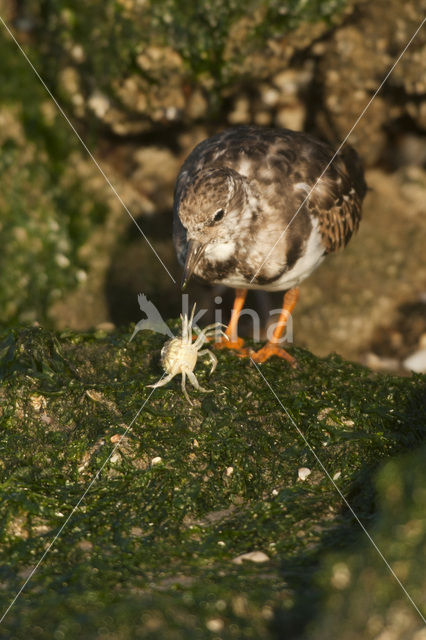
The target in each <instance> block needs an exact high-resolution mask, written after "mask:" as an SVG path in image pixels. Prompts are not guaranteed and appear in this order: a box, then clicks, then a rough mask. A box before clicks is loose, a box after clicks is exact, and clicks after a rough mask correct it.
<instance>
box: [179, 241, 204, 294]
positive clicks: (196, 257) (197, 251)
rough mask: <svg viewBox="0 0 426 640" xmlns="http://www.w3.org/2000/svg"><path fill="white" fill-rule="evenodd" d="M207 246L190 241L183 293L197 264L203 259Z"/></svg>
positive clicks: (184, 269)
mask: <svg viewBox="0 0 426 640" xmlns="http://www.w3.org/2000/svg"><path fill="white" fill-rule="evenodd" d="M205 248H206V244H203V243H202V242H198V241H197V240H190V241H189V244H188V253H187V254H186V260H185V266H184V268H183V277H182V291H185V289H186V286H187V284H188V282H189V281H190V279H191V276H192V274H193V273H194V271H195V268H196V266H197V264H198V263H199V262H200V260H201V258H202V257H203V254H204V251H205Z"/></svg>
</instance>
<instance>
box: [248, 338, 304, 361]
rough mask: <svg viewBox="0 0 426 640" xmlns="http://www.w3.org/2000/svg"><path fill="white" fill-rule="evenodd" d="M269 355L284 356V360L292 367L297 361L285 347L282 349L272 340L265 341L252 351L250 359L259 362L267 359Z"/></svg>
mask: <svg viewBox="0 0 426 640" xmlns="http://www.w3.org/2000/svg"><path fill="white" fill-rule="evenodd" d="M271 356H278V357H279V358H284V360H287V362H289V363H290V364H291V366H292V367H295V366H296V365H297V362H296V360H295V358H293V356H291V355H290V354H289V353H287V351H286V350H285V349H282V348H281V347H279V346H278V345H277V344H274V343H273V342H267V343H266V344H265V346H264V347H262V348H261V349H259V350H258V351H256V352H255V353H253V354H252V356H251V358H252V360H254V362H256V363H257V364H260V363H262V362H266V361H267V360H269V358H270V357H271Z"/></svg>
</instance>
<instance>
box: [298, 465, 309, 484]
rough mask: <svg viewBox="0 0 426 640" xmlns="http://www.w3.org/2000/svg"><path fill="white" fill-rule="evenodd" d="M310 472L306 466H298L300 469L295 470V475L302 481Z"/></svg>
mask: <svg viewBox="0 0 426 640" xmlns="http://www.w3.org/2000/svg"><path fill="white" fill-rule="evenodd" d="M311 473H312V472H311V470H310V469H308V467H300V469H298V470H297V477H298V478H299V480H302V482H303V481H304V480H306V478H307V477H308V476H310V475H311Z"/></svg>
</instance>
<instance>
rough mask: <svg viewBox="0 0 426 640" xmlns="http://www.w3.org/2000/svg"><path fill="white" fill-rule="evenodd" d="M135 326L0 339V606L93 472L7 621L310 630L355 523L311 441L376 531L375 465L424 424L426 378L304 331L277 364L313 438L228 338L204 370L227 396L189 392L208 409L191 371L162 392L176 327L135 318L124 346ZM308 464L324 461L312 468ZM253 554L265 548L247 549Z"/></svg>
mask: <svg viewBox="0 0 426 640" xmlns="http://www.w3.org/2000/svg"><path fill="white" fill-rule="evenodd" d="M171 326H172V327H174V328H176V327H177V323H172V325H171ZM130 335H131V331H116V332H114V333H111V334H108V335H106V334H105V333H102V332H97V333H87V334H74V333H71V332H67V333H62V334H54V333H51V332H49V331H47V330H45V329H43V328H40V327H30V328H23V329H20V330H18V329H17V330H14V331H12V332H9V333H8V334H5V335H4V336H3V338H2V341H1V343H0V354H1V356H2V360H1V363H2V364H1V368H0V374H1V379H2V386H1V401H2V402H1V418H0V420H1V425H2V429H1V434H2V435H1V438H2V440H1V468H0V482H1V486H2V492H1V500H2V510H1V520H0V522H1V528H0V531H1V539H2V546H1V568H0V574H1V594H2V595H1V601H2V607H3V608H4V609H5V608H6V607H7V606H8V604H9V602H10V601H11V599H12V597H13V595H14V594H15V593H16V592H17V591H18V589H19V588H20V586H21V585H22V583H23V582H24V580H25V579H26V577H27V576H28V575H29V572H30V571H31V568H32V567H33V566H34V565H35V564H36V562H37V560H38V559H39V558H40V557H41V555H42V554H43V552H44V551H45V550H46V548H47V546H48V544H49V542H50V541H51V540H52V538H53V537H54V536H55V535H56V534H57V533H58V532H59V530H60V528H61V526H62V525H63V524H64V522H65V521H66V518H67V517H68V516H69V515H70V514H71V513H72V510H73V507H74V505H76V504H77V502H78V500H79V499H80V497H81V495H82V494H83V492H84V491H85V490H86V489H87V488H88V487H89V485H90V483H91V481H92V480H94V482H93V484H92V485H91V486H90V489H89V490H88V492H87V495H86V496H85V499H84V500H83V502H82V503H81V504H80V506H79V507H78V509H77V510H76V511H75V512H74V513H73V514H72V517H71V518H70V520H69V522H68V523H67V525H66V526H65V527H64V529H63V531H61V534H60V536H59V538H58V540H57V541H56V542H55V545H54V547H53V548H52V550H51V552H50V553H49V554H48V555H47V557H46V558H45V560H44V562H43V563H42V564H41V566H40V567H39V568H38V570H37V572H36V573H35V575H34V576H33V577H32V578H31V580H30V581H29V583H28V585H27V586H26V588H25V590H24V592H23V594H22V595H21V596H20V597H19V598H18V600H17V601H16V603H15V604H14V606H13V608H12V609H11V610H10V612H9V613H8V615H7V617H6V618H5V620H4V622H3V625H2V626H1V627H0V634H1V633H3V634H5V635H4V637H14V638H24V637H28V634H29V630H30V629H31V634H30V635H31V637H32V638H52V637H54V638H74V637H76V635H77V634H80V635H84V637H87V638H105V637H106V638H208V637H220V638H259V637H262V638H276V637H282V635H280V634H281V633H282V632H283V629H295V630H299V631H300V630H301V629H302V627H303V625H304V623H305V622H307V621H308V620H309V618H310V616H312V615H313V613H312V612H315V607H314V606H313V604H314V603H315V602H317V601H318V598H319V595H318V589H319V588H320V587H318V588H316V587H315V586H314V581H313V575H314V573H315V571H316V569H317V567H318V563H319V561H320V560H321V559H322V558H323V556H324V555H327V554H328V553H329V552H330V551H331V550H332V551H333V553H335V552H336V551H337V550H339V549H341V550H343V549H347V548H348V547H351V545H356V544H358V540H359V527H358V525H357V523H356V522H354V520H353V518H352V516H351V514H350V512H348V510H347V508H346V507H345V504H344V502H343V501H342V499H341V497H340V495H339V493H338V492H337V491H336V489H335V488H334V487H333V485H332V484H331V483H330V481H329V479H328V478H327V477H326V476H325V474H324V473H323V471H322V469H321V466H320V465H319V464H318V462H317V461H316V459H315V456H314V455H313V453H312V449H313V450H314V451H315V453H316V454H317V455H318V456H319V458H320V459H321V461H322V462H323V464H324V466H325V467H326V468H327V470H328V471H329V473H330V474H331V475H332V476H335V477H336V483H337V484H338V486H339V489H340V490H341V491H342V492H343V494H344V495H345V496H346V497H347V499H348V500H349V501H350V503H351V505H352V506H353V508H354V509H355V510H356V512H357V514H358V515H359V517H360V518H361V519H362V521H363V523H364V524H365V526H366V527H367V528H370V527H371V526H372V525H373V524H374V522H375V513H376V509H375V500H376V493H375V489H374V485H373V484H372V481H371V474H372V473H373V472H374V471H375V469H376V468H377V466H378V464H379V463H380V462H381V461H385V460H387V459H389V457H390V456H394V455H395V454H397V453H399V452H402V451H405V450H411V449H413V448H415V447H417V446H418V444H419V443H420V442H421V440H422V438H423V437H424V429H425V420H424V418H425V408H424V404H422V397H423V396H422V393H423V391H424V386H423V385H424V379H422V377H421V376H413V377H412V378H397V377H392V376H383V375H374V374H371V372H369V371H368V370H367V369H364V368H362V367H360V366H358V365H355V364H352V363H348V362H345V361H343V360H342V359H341V358H340V357H338V356H336V355H331V356H329V357H328V358H324V359H319V358H316V357H314V356H313V355H311V354H310V353H308V352H306V351H303V350H301V349H295V348H294V349H292V353H293V354H294V355H295V356H296V357H297V359H298V361H299V368H298V369H297V370H294V371H293V370H290V369H289V368H288V367H287V366H286V364H284V363H283V362H281V361H275V359H273V360H271V361H270V362H268V363H267V364H266V365H264V366H263V367H262V372H263V374H264V375H265V377H266V378H267V380H268V381H269V382H270V384H271V386H272V387H273V388H274V390H275V392H276V393H277V395H278V396H279V398H280V400H281V402H282V403H283V405H284V406H285V407H286V408H287V410H288V412H289V414H290V415H291V416H292V418H293V419H294V421H295V423H296V424H297V426H298V427H299V429H300V430H301V431H302V432H303V434H304V435H305V437H306V438H307V440H308V442H309V445H310V447H312V449H310V448H309V447H308V446H307V445H306V443H305V441H304V439H303V438H302V437H301V436H300V435H299V433H298V432H297V430H296V429H295V427H294V425H293V423H292V421H291V420H290V419H289V417H288V416H287V415H286V413H285V411H283V410H282V408H281V407H280V405H279V404H278V403H277V401H276V399H275V398H274V396H273V394H272V393H271V392H270V390H269V389H268V388H267V386H266V385H265V384H264V383H263V382H262V379H261V377H260V376H259V374H258V373H257V371H256V369H255V368H254V367H253V366H252V365H250V363H249V362H248V361H246V360H241V359H239V358H236V357H235V356H234V355H233V354H225V353H219V354H218V358H219V365H218V368H217V370H216V371H215V373H214V374H213V375H212V376H209V375H208V370H209V367H208V366H207V364H206V365H203V364H202V362H201V361H199V363H198V364H197V369H196V372H197V377H198V378H199V380H200V382H201V384H202V385H203V386H206V387H208V388H211V389H213V393H211V394H201V393H197V392H196V391H195V390H193V389H190V393H191V395H192V397H193V399H194V406H192V407H191V406H190V405H188V403H187V402H186V401H185V399H184V397H183V395H182V393H181V389H180V381H179V380H178V378H175V379H174V380H173V381H172V382H171V383H170V384H169V385H168V386H167V387H164V388H161V389H157V390H155V391H154V392H153V393H152V395H151V396H150V397H149V394H150V393H151V391H152V390H150V389H147V388H146V385H147V384H152V383H153V382H155V381H156V380H157V379H158V378H159V377H160V375H161V373H162V372H161V369H160V365H159V352H160V349H161V346H162V344H163V342H164V338H163V337H162V336H159V335H156V334H152V333H150V332H140V333H139V334H138V335H137V337H136V338H135V339H134V341H132V342H131V343H129V341H128V340H129V337H130ZM148 397H149V400H147V398H148ZM139 410H140V413H139V414H138V415H137V413H138V411H139ZM136 415H137V417H136V418H135V416H136ZM128 427H130V428H128ZM123 433H125V437H124V439H123V440H122V441H121V443H120V444H119V445H118V446H117V448H116V449H115V451H114V453H113V455H112V457H111V458H110V454H111V453H112V452H113V449H114V447H115V446H116V443H117V440H118V438H119V435H121V434H123ZM158 457H160V458H161V461H158V462H157V463H153V462H152V461H153V460H154V458H158ZM300 467H308V468H309V469H311V474H310V475H309V476H308V478H307V479H306V480H305V481H303V482H302V481H300V480H298V469H299V468H300ZM100 469H102V470H101V472H100V473H99V474H98V472H99V470H100ZM338 473H340V475H339V476H338V477H337V475H336V474H338ZM97 474H98V476H97ZM391 480H392V479H390V481H391ZM252 551H262V552H263V553H264V554H266V555H267V556H268V558H269V560H268V561H266V562H262V563H258V564H257V563H254V562H250V561H243V562H242V564H235V562H233V560H235V558H237V557H238V556H240V555H241V554H244V553H249V552H252Z"/></svg>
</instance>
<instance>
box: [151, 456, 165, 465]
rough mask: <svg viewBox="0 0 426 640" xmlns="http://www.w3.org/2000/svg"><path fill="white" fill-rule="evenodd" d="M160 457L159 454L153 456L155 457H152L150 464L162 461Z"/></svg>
mask: <svg viewBox="0 0 426 640" xmlns="http://www.w3.org/2000/svg"><path fill="white" fill-rule="evenodd" d="M162 461H163V460H162V458H161V457H160V456H155V458H153V459H152V460H151V466H154V465H156V464H160V462H162Z"/></svg>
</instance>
